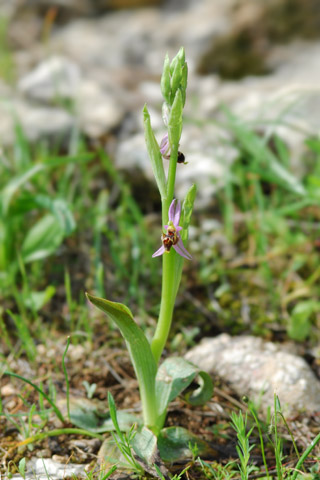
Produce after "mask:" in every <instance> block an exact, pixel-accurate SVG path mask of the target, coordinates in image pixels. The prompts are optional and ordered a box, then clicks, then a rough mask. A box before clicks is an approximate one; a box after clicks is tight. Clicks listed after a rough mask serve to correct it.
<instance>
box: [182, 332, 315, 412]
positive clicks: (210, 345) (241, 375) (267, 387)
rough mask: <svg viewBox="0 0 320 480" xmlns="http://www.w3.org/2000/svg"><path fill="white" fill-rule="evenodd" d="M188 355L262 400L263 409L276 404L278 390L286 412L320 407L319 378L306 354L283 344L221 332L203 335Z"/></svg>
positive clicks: (243, 393)
mask: <svg viewBox="0 0 320 480" xmlns="http://www.w3.org/2000/svg"><path fill="white" fill-rule="evenodd" d="M186 358H187V360H189V361H191V362H193V363H195V364H196V365H198V366H199V367H200V368H202V369H203V370H206V371H208V372H210V373H212V374H214V375H217V376H219V377H220V378H222V379H223V380H225V381H226V382H228V383H229V384H230V386H231V387H232V388H233V389H234V390H235V391H236V392H237V394H238V395H239V396H243V395H246V396H247V397H249V398H250V399H251V400H253V401H254V402H256V403H257V404H261V408H262V409H263V411H264V412H266V411H267V408H268V407H272V406H273V402H274V394H275V393H276V394H277V395H278V397H279V399H280V403H281V406H282V408H283V411H284V412H285V413H287V414H295V413H298V412H300V411H307V412H315V411H316V412H319V411H320V381H319V380H318V379H317V378H316V376H315V375H314V373H313V372H312V370H311V368H310V367H309V365H308V364H307V363H306V361H305V360H304V359H303V358H301V357H299V356H297V355H294V354H293V353H289V352H288V351H286V350H285V349H284V348H282V347H281V345H275V344H274V343H271V342H265V341H263V340H262V339H261V338H258V337H252V336H241V337H239V336H238V337H231V336H229V335H227V334H222V335H219V336H218V337H215V338H205V339H203V340H202V342H201V343H200V345H197V346H196V347H194V348H193V349H192V350H190V351H189V352H188V353H187V354H186Z"/></svg>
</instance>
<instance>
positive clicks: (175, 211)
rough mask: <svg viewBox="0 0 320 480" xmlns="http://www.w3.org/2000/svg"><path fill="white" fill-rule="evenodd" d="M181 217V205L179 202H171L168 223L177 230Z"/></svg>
mask: <svg viewBox="0 0 320 480" xmlns="http://www.w3.org/2000/svg"><path fill="white" fill-rule="evenodd" d="M180 215H181V203H180V200H176V199H174V200H172V202H171V205H170V207H169V221H170V222H172V223H173V225H174V226H175V227H176V228H177V227H178V226H179V222H180Z"/></svg>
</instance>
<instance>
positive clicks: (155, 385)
mask: <svg viewBox="0 0 320 480" xmlns="http://www.w3.org/2000/svg"><path fill="white" fill-rule="evenodd" d="M187 75H188V67H187V63H186V61H185V52H184V49H183V48H181V49H180V51H179V52H178V54H177V55H176V56H175V57H174V58H173V60H172V61H171V62H170V60H169V57H168V55H167V56H166V58H165V61H164V68H163V73H162V77H161V91H162V95H163V97H164V102H163V108H162V114H163V115H162V116H163V121H164V126H165V128H166V133H165V135H164V136H163V138H162V140H161V142H160V145H159V143H158V142H157V140H156V137H155V134H154V132H153V130H152V127H151V120H150V115H149V112H148V109H147V106H145V107H144V109H143V121H144V129H145V140H146V146H147V150H148V154H149V157H150V161H151V164H152V168H153V172H154V176H155V180H156V183H157V186H158V189H159V193H160V196H161V203H162V225H163V226H164V230H163V231H162V235H161V246H160V248H159V249H158V250H156V252H155V253H154V254H153V257H155V258H156V257H159V256H162V292H161V305H160V314H159V319H158V322H157V326H156V330H155V332H154V335H153V338H152V339H151V340H150V341H149V340H148V339H147V337H146V336H145V334H144V332H143V331H142V329H141V328H140V327H139V326H138V325H137V324H136V323H135V321H134V319H133V315H132V313H131V311H130V310H129V309H128V307H126V306H125V305H123V304H120V303H115V302H111V301H109V300H105V299H102V298H98V297H94V296H92V295H89V294H88V295H87V297H88V299H89V300H90V301H91V302H92V303H93V304H94V305H95V306H96V307H98V308H99V309H101V310H102V311H104V312H105V313H106V314H107V315H108V317H109V318H111V319H112V320H113V321H114V322H115V323H116V324H117V326H118V328H119V329H120V331H121V333H122V335H123V337H124V339H125V341H126V344H127V348H128V350H129V353H130V357H131V361H132V364H133V367H134V370H135V373H136V376H137V379H138V383H139V389H140V396H141V406H142V414H143V425H144V438H145V432H146V430H147V431H148V432H149V434H150V435H151V438H153V439H155V442H157V441H158V446H159V445H160V444H161V443H163V439H164V438H165V437H166V438H167V436H166V435H165V430H166V429H164V428H163V427H164V423H165V419H166V413H167V408H168V404H169V402H171V401H172V400H173V399H174V398H175V397H176V396H177V395H179V394H180V393H182V392H183V391H184V390H185V389H186V388H188V387H189V386H190V384H191V383H192V382H193V381H194V380H195V379H196V378H197V384H198V387H197V389H196V390H195V391H194V392H190V391H189V392H188V394H187V395H186V396H185V399H186V400H187V401H188V402H190V403H192V404H196V405H199V404H202V403H205V402H206V401H207V400H208V399H209V398H210V397H211V395H212V389H213V387H212V382H211V379H210V377H209V375H208V374H206V373H205V372H202V371H200V370H199V369H198V368H197V367H196V366H194V365H192V364H191V363H190V362H187V361H186V360H184V359H182V358H178V357H174V358H168V359H166V360H165V361H164V362H163V363H161V364H160V366H159V363H160V359H161V356H162V353H163V350H164V348H165V345H166V342H167V339H168V335H169V332H170V327H171V322H172V316H173V310H174V305H175V300H176V296H177V292H178V288H179V284H180V280H181V274H182V267H183V262H184V259H187V260H191V259H192V257H191V255H190V253H189V252H188V251H187V249H186V247H185V245H184V244H186V242H187V239H188V228H189V224H190V219H191V214H192V210H193V204H194V200H195V195H196V187H195V185H192V186H191V188H190V189H189V191H188V193H187V195H186V197H185V199H184V201H183V203H182V204H181V202H180V200H178V199H176V198H175V197H174V189H175V180H176V172H177V165H179V163H185V162H184V156H183V154H182V153H181V152H179V144H180V137H181V133H182V114H183V107H184V104H185V99H186V88H187ZM164 160H169V165H168V172H167V174H166V173H165V168H164V163H165V162H164ZM181 168H185V167H181ZM119 413H121V412H119ZM180 433H181V432H180ZM167 434H168V432H167ZM137 438H139V436H136V437H135V439H137ZM161 439H162V440H161ZM148 442H149V444H150V437H148ZM136 443H137V442H136ZM138 443H139V442H138ZM151 443H152V442H151ZM160 453H161V452H160ZM162 456H165V454H164V455H162Z"/></svg>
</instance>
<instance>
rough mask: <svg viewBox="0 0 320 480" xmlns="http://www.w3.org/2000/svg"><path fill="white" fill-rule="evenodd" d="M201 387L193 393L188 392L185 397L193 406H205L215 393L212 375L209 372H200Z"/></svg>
mask: <svg viewBox="0 0 320 480" xmlns="http://www.w3.org/2000/svg"><path fill="white" fill-rule="evenodd" d="M198 383H199V387H198V388H196V390H194V391H193V392H188V393H187V394H186V395H185V397H184V398H185V400H186V401H187V402H188V403H190V404H191V405H194V406H196V405H204V404H205V403H206V402H208V401H209V400H210V398H211V397H212V393H213V383H212V379H211V377H210V375H209V374H208V373H207V372H204V371H200V372H199V373H198Z"/></svg>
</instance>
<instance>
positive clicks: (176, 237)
mask: <svg viewBox="0 0 320 480" xmlns="http://www.w3.org/2000/svg"><path fill="white" fill-rule="evenodd" d="M168 216H169V221H168V225H165V229H166V233H163V234H162V236H161V241H162V245H161V247H160V248H159V249H158V250H157V251H156V252H155V253H154V254H153V255H152V256H153V257H158V256H160V255H162V254H163V253H165V252H166V253H169V252H170V250H171V247H173V248H174V250H175V251H176V252H177V253H178V254H179V255H181V256H182V257H184V258H186V259H187V260H191V259H192V256H191V255H190V253H189V252H188V250H187V249H186V248H185V246H184V245H183V242H182V238H181V236H180V233H179V232H180V231H181V230H182V227H180V226H179V222H180V216H181V203H180V201H179V200H176V199H174V200H172V202H171V205H170V207H169V212H168Z"/></svg>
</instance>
